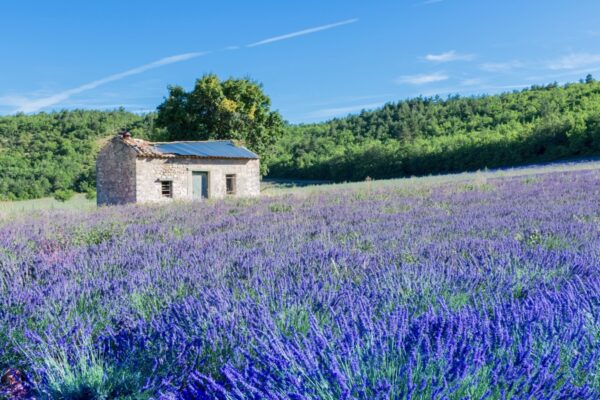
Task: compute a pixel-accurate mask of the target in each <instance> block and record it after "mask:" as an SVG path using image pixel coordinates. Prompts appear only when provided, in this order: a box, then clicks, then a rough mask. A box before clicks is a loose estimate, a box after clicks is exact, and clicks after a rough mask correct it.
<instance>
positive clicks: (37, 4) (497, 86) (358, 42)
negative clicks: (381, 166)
mask: <svg viewBox="0 0 600 400" xmlns="http://www.w3.org/2000/svg"><path fill="white" fill-rule="evenodd" d="M0 38H2V41H1V52H0V54H1V61H0V114H14V113H15V112H18V111H22V112H26V113H32V112H38V111H51V110H58V109H65V108H66V109H72V108H90V109H112V108H117V107H120V106H122V107H125V108H126V109H128V110H131V111H134V112H148V111H152V110H153V109H155V108H156V106H157V105H158V104H160V102H161V101H162V100H163V98H164V96H165V95H166V94H167V85H169V84H173V85H181V86H184V87H185V88H188V89H189V88H191V87H192V86H193V84H194V81H195V79H196V78H198V77H200V76H202V75H203V74H205V73H208V72H213V73H216V74H217V75H219V76H220V77H222V78H227V77H230V76H233V77H245V76H248V77H251V78H252V79H255V80H257V81H259V82H261V83H262V84H263V85H264V90H265V92H266V93H267V94H268V95H269V96H270V97H271V99H272V102H273V108H275V109H277V110H279V111H280V112H281V114H282V115H283V117H284V118H285V119H287V120H288V121H290V122H316V121H321V120H326V119H330V118H333V117H339V116H343V115H346V114H348V113H356V112H359V111H360V110H361V109H370V108H375V107H378V106H380V105H382V104H384V103H385V102H389V101H397V100H400V99H404V98H409V97H414V96H418V95H424V96H432V95H436V94H439V95H441V96H444V97H445V96H447V95H449V94H460V95H473V94H483V93H497V92H503V91H511V90H515V89H521V88H523V87H526V86H530V85H532V84H544V83H549V82H553V81H557V82H559V83H563V82H569V81H576V80H579V79H580V78H583V77H585V75H586V74H587V73H592V74H594V73H596V74H597V75H599V76H600V2H599V1H597V0H577V1H573V0H544V1H542V0H528V1H524V0H521V1H516V0H504V1H491V0H478V1H474V0H397V1H365V0H362V1H351V0H350V1H349V0H346V1H312V0H309V1H306V0H304V1H278V2H275V1H260V0H257V1H252V2H250V1H219V2H216V1H215V2H211V3H209V2H205V1H177V0H170V1H168V2H167V1H160V2H159V1H132V0H129V1H124V0H121V1H112V0H104V1H95V2H92V1H86V2H83V1H58V0H55V1H41V0H40V1H30V0H20V1H11V0H8V1H6V2H3V4H2V8H1V10H0Z"/></svg>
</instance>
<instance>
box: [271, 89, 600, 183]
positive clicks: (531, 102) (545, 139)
mask: <svg viewBox="0 0 600 400" xmlns="http://www.w3.org/2000/svg"><path fill="white" fill-rule="evenodd" d="M599 152H600V83H597V82H594V81H592V80H590V81H588V82H587V83H579V84H568V85H565V86H558V85H556V84H552V85H548V86H543V87H532V88H530V89H526V90H523V91H521V92H513V93H506V94H501V95H497V96H482V97H470V98H461V97H458V96H455V97H450V98H448V99H441V98H439V97H434V98H416V99H410V100H405V101H401V102H398V103H393V104H387V105H385V106H384V107H383V108H381V109H379V110H375V111H369V112H362V113H361V114H360V115H355V116H350V117H346V118H342V119H334V120H332V121H329V122H326V123H322V124H313V125H300V126H292V127H289V129H288V130H287V134H286V136H285V137H284V138H283V139H282V140H281V141H280V143H279V149H278V152H277V154H275V155H274V156H273V157H272V159H271V160H270V161H271V163H272V165H271V176H273V177H286V178H305V179H332V180H336V181H343V180H356V179H364V178H365V177H366V176H370V177H372V178H387V177H391V176H403V175H423V174H431V173H442V172H456V171H464V170H474V169H479V168H485V167H500V166H509V165H518V164H523V163H529V162H539V161H549V160H556V159H560V158H565V157H574V156H586V155H591V154H598V153H599ZM342 166H343V167H342Z"/></svg>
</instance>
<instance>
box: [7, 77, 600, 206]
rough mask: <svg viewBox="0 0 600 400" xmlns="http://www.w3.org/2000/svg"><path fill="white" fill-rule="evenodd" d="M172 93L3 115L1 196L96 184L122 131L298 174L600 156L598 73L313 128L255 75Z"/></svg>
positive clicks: (461, 167) (426, 170)
mask: <svg viewBox="0 0 600 400" xmlns="http://www.w3.org/2000/svg"><path fill="white" fill-rule="evenodd" d="M170 93H171V95H170V96H169V98H167V99H165V101H164V102H163V104H161V105H160V107H159V113H158V114H157V113H151V114H147V115H144V116H139V115H135V114H132V113H129V112H126V111H125V110H114V111H83V110H73V111H59V112H53V113H38V114H34V115H24V114H18V115H14V116H5V117H0V200H15V199H31V198H37V197H44V196H48V195H55V196H57V197H59V198H60V197H63V198H64V197H66V196H67V195H69V194H70V192H73V191H75V192H91V191H93V189H94V188H95V185H96V181H95V179H96V177H95V157H96V152H97V150H98V149H99V147H100V146H101V145H102V143H103V142H104V140H106V138H107V137H109V136H111V135H114V134H116V133H118V132H119V131H120V130H122V129H128V130H129V131H130V132H131V133H132V134H133V136H134V137H138V138H146V139H151V140H176V139H177V140H186V139H189V140H203V139H234V140H239V141H241V142H243V143H244V144H245V145H247V146H248V147H249V148H250V149H251V150H253V151H255V152H257V153H258V154H259V155H261V157H262V160H261V161H262V163H263V164H267V163H268V164H269V166H270V172H269V176H270V177H278V178H292V179H293V178H296V179H298V178H300V179H330V180H335V181H344V180H361V179H365V178H366V177H367V176H369V177H371V178H392V177H401V176H411V175H423V174H432V173H443V172H458V171H466V170H476V169H480V168H486V167H489V168H493V167H502V166H510V165H519V164H524V163H529V162H543V161H550V160H557V159H561V158H567V157H578V156H589V155H599V154H600V82H597V81H595V80H594V79H593V77H592V76H591V75H590V76H587V77H586V78H585V79H582V81H581V82H580V83H572V84H567V85H563V86H560V85H557V84H550V85H546V86H534V87H531V88H529V89H525V90H522V91H518V92H512V93H503V94H499V95H493V96H479V97H459V96H451V97H449V98H445V99H442V98H440V97H432V98H423V97H419V98H414V99H409V100H403V101H400V102H397V103H389V104H386V105H385V106H383V107H382V108H380V109H378V110H373V111H364V112H362V113H360V114H357V115H351V116H348V117H345V118H337V119H334V120H331V121H327V122H323V123H318V124H309V125H290V124H287V125H284V124H283V122H282V120H281V117H280V115H279V114H278V113H277V112H274V111H271V110H270V101H269V99H268V97H267V96H266V95H265V94H264V93H263V92H262V89H261V88H260V86H259V85H258V84H256V83H254V82H252V81H250V80H247V79H238V80H235V79H229V80H226V81H219V79H218V78H217V77H216V76H214V75H207V76H205V77H203V78H202V79H199V80H198V82H197V84H196V87H195V88H194V90H192V91H191V92H186V91H185V90H183V89H182V88H178V87H171V88H170ZM163 126H164V127H165V128H162V127H163ZM282 132H283V133H282ZM263 172H264V171H263Z"/></svg>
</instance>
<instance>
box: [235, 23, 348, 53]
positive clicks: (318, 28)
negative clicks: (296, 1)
mask: <svg viewBox="0 0 600 400" xmlns="http://www.w3.org/2000/svg"><path fill="white" fill-rule="evenodd" d="M356 21H358V18H352V19H347V20H345V21H340V22H335V23H333V24H327V25H321V26H316V27H314V28H308V29H303V30H301V31H297V32H292V33H286V34H285V35H281V36H274V37H271V38H268V39H263V40H260V41H258V42H254V43H250V44H249V45H247V46H246V47H255V46H262V45H265V44H269V43H273V42H279V41H280V40H287V39H291V38H294V37H298V36H304V35H309V34H311V33H315V32H320V31H324V30H327V29H332V28H336V27H338V26H342V25H348V24H353V23H355V22H356Z"/></svg>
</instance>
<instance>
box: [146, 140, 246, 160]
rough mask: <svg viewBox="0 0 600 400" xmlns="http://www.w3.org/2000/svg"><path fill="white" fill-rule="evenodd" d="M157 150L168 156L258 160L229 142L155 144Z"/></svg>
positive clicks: (243, 148)
mask: <svg viewBox="0 0 600 400" xmlns="http://www.w3.org/2000/svg"><path fill="white" fill-rule="evenodd" d="M152 145H153V146H154V148H156V150H158V151H159V152H161V153H166V154H177V155H180V156H195V157H221V158H258V156H257V155H256V154H254V153H253V152H251V151H250V150H248V149H246V148H245V147H238V146H236V145H235V144H233V142H231V141H229V140H223V141H214V142H173V143H153V144H152Z"/></svg>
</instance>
